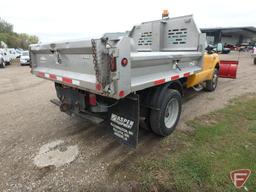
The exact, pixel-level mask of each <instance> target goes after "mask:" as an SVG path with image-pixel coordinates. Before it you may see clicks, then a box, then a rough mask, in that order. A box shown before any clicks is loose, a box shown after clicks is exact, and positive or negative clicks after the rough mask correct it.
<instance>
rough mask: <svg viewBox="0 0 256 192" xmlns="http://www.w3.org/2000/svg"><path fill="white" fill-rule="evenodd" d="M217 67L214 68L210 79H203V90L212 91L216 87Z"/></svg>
mask: <svg viewBox="0 0 256 192" xmlns="http://www.w3.org/2000/svg"><path fill="white" fill-rule="evenodd" d="M218 73H219V71H218V69H216V68H215V69H214V73H213V76H212V79H211V80H207V81H205V83H206V84H205V88H204V90H205V91H210V92H211V91H214V90H215V89H216V88H217V85H218Z"/></svg>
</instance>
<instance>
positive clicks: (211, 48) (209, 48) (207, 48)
mask: <svg viewBox="0 0 256 192" xmlns="http://www.w3.org/2000/svg"><path fill="white" fill-rule="evenodd" d="M205 50H206V51H207V53H208V54H212V53H213V47H212V46H210V45H208V46H207V47H206V48H205Z"/></svg>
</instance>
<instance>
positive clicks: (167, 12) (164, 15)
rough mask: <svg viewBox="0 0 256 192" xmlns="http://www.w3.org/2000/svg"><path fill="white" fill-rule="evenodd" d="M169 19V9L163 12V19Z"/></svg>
mask: <svg viewBox="0 0 256 192" xmlns="http://www.w3.org/2000/svg"><path fill="white" fill-rule="evenodd" d="M165 17H169V11H168V10H167V9H165V10H163V13H162V18H165Z"/></svg>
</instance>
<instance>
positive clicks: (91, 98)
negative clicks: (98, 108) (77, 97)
mask: <svg viewBox="0 0 256 192" xmlns="http://www.w3.org/2000/svg"><path fill="white" fill-rule="evenodd" d="M89 104H90V105H92V106H95V105H97V100H96V95H95V94H91V93H90V94H89Z"/></svg>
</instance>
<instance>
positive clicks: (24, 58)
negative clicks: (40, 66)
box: [20, 51, 30, 65]
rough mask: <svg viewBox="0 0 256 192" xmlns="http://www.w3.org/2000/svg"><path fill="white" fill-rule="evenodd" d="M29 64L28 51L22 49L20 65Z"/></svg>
mask: <svg viewBox="0 0 256 192" xmlns="http://www.w3.org/2000/svg"><path fill="white" fill-rule="evenodd" d="M29 64H30V57H29V51H23V52H22V55H21V56H20V65H29Z"/></svg>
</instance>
